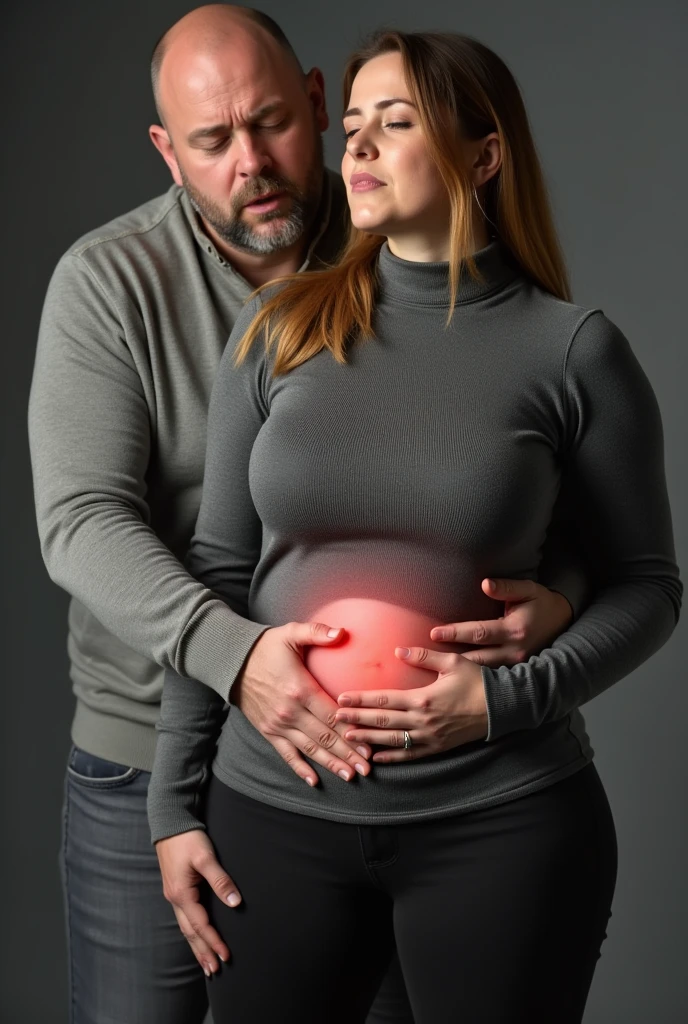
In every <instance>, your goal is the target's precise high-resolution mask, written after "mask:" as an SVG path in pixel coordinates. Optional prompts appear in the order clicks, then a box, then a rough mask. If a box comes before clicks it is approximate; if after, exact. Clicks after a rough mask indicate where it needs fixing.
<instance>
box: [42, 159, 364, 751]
mask: <svg viewBox="0 0 688 1024" xmlns="http://www.w3.org/2000/svg"><path fill="white" fill-rule="evenodd" d="M347 223H348V210H347V206H346V197H345V192H344V187H343V184H342V181H341V178H340V177H339V176H338V175H336V174H332V173H331V172H327V175H326V179H325V188H324V190H323V199H322V203H321V207H320V210H319V212H318V218H317V221H316V223H315V225H314V231H313V235H312V241H311V244H310V247H309V250H308V254H307V257H306V261H305V263H304V267H303V268H302V269H304V268H305V267H310V268H317V267H318V266H320V265H321V263H322V262H331V261H332V260H334V259H335V257H336V255H337V252H338V251H339V249H340V247H341V244H342V240H343V238H344V235H345V231H346V225H347ZM251 291H252V288H251V286H250V285H249V284H248V282H247V281H246V280H245V279H244V278H243V277H241V275H239V274H238V273H237V272H236V271H235V270H234V269H233V268H232V266H231V264H229V263H228V262H227V261H226V260H224V259H223V258H222V257H221V256H220V254H219V253H218V252H217V250H216V248H215V246H214V245H213V243H212V242H211V241H210V239H209V238H208V236H207V235H206V234H205V233H204V232H203V230H202V228H201V226H200V224H199V221H198V217H197V215H196V213H195V212H194V210H193V208H192V207H191V205H190V203H189V201H188V198H187V196H186V193H185V192H184V191H183V190H182V189H180V188H177V187H176V186H173V187H171V188H170V189H169V190H168V191H167V192H166V193H165V194H164V195H162V196H160V197H159V198H157V199H154V200H152V201H151V202H149V203H146V204H144V205H143V206H140V207H138V208H137V209H135V210H133V211H131V212H130V213H128V214H125V215H124V216H122V217H118V218H117V219H116V220H114V221H112V222H111V223H110V224H107V225H105V226H104V227H102V228H99V229H98V230H97V231H94V232H92V233H90V234H88V235H86V236H85V237H84V238H82V239H80V240H79V241H78V242H77V243H76V244H75V245H74V246H73V247H72V248H71V249H70V250H69V251H68V252H67V253H66V254H65V255H64V256H63V258H62V259H61V260H60V262H59V264H58V266H57V268H56V270H55V272H54V275H53V278H52V281H51V283H50V287H49V289H48V293H47V297H46V300H45V306H44V309H43V316H42V319H41V327H40V335H39V341H38V350H37V355H36V365H35V371H34V378H33V384H32V390H31V400H30V408H29V435H30V443H31V458H32V465H33V474H34V489H35V497H36V512H37V519H38V528H39V534H40V539H41V547H42V551H43V557H44V559H45V562H46V565H47V568H48V571H49V573H50V575H51V577H52V579H53V580H55V582H57V583H59V584H60V586H62V587H64V589H65V590H67V591H68V592H69V593H70V594H71V595H72V601H71V604H70V609H69V638H68V646H69V657H70V666H71V677H72V685H73V689H74V693H75V695H76V714H75V718H74V723H73V727H72V738H73V740H74V742H75V743H76V744H77V745H78V746H80V747H83V748H84V749H85V750H88V751H89V752H91V753H93V754H97V755H99V756H100V757H104V758H109V759H111V760H113V761H117V762H119V763H120V764H126V765H130V766H132V767H136V768H142V769H145V770H147V771H150V769H151V768H152V766H153V754H154V749H155V723H156V720H157V717H158V712H159V709H160V695H161V693H162V679H163V667H164V666H171V667H175V668H183V667H184V666H182V665H181V664H180V662H179V660H178V659H179V647H178V645H179V637H180V633H181V629H182V625H186V624H187V623H188V621H189V619H190V618H191V619H193V620H194V621H195V622H196V625H197V626H198V629H197V631H196V633H195V635H194V637H193V639H191V640H190V641H189V645H188V650H187V652H186V653H187V658H188V659H190V660H191V663H192V664H193V671H194V674H195V675H196V677H197V678H198V679H202V680H203V681H204V682H205V683H207V685H209V686H212V687H214V688H215V689H216V690H217V691H218V692H220V693H222V692H225V693H226V691H227V690H228V688H229V680H230V678H233V676H232V674H231V663H232V657H233V655H232V653H231V652H232V650H233V637H234V628H235V627H234V621H233V619H232V617H231V616H230V615H229V613H228V611H227V609H226V608H225V606H224V605H223V604H222V603H221V602H220V601H215V602H213V601H208V600H207V598H208V590H207V588H206V587H205V586H204V585H203V584H201V583H198V582H197V581H196V580H194V579H192V578H191V577H190V576H189V574H188V572H187V571H186V570H185V569H184V568H183V566H182V564H181V562H180V559H181V558H182V557H183V556H184V554H185V552H186V550H187V549H188V546H189V541H190V539H191V535H192V532H193V527H194V523H195V522H196V516H197V514H198V506H199V501H200V494H201V483H202V480H203V463H204V460H205V447H206V420H207V415H208V401H209V398H210V390H211V387H212V383H213V380H214V377H215V373H216V371H217V367H218V364H219V361H220V357H221V355H222V352H223V349H224V347H225V345H226V343H227V339H228V337H229V335H230V333H231V330H232V328H233V326H234V322H235V320H236V318H237V316H238V314H239V312H240V310H241V308H242V306H243V304H244V302H245V301H246V298H247V297H248V296H249V295H250V294H251ZM242 636H243V633H242ZM225 659H227V662H228V663H229V665H230V674H229V675H228V674H227V666H226V664H225Z"/></svg>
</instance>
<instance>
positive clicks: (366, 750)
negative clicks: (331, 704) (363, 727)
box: [333, 713, 373, 761]
mask: <svg viewBox="0 0 688 1024" xmlns="http://www.w3.org/2000/svg"><path fill="white" fill-rule="evenodd" d="M335 717H336V721H335V723H334V726H333V728H334V729H335V731H336V732H337V733H338V734H339V735H340V736H341V737H342V739H343V740H345V741H346V742H347V743H348V742H349V741H348V740H347V739H346V730H347V728H348V724H347V722H346V719H343V718H339V716H338V715H337V714H336V713H335ZM356 750H357V751H358V753H359V754H360V755H361V757H363V758H365V760H366V761H369V760H370V756H371V754H372V753H373V751H372V749H371V748H370V746H369V745H368V744H367V743H357V744H356ZM357 760H358V759H357Z"/></svg>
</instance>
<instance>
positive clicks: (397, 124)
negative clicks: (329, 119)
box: [344, 121, 413, 139]
mask: <svg viewBox="0 0 688 1024" xmlns="http://www.w3.org/2000/svg"><path fill="white" fill-rule="evenodd" d="M382 127H383V128H412V127H413V125H412V124H411V122H410V121H388V122H387V124H383V126H382ZM357 131H358V128H350V129H349V131H348V132H347V131H344V138H345V139H350V138H352V137H353V136H354V135H355V134H356V132H357Z"/></svg>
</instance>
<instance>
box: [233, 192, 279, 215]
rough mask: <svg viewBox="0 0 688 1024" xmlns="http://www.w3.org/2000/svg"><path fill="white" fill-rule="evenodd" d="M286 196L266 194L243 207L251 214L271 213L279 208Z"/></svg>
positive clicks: (272, 193) (275, 193)
mask: <svg viewBox="0 0 688 1024" xmlns="http://www.w3.org/2000/svg"><path fill="white" fill-rule="evenodd" d="M286 195H287V193H286V192H266V193H264V194H263V195H262V196H258V197H257V198H256V199H251V200H250V202H248V203H246V204H245V205H244V209H245V210H249V212H251V213H271V212H272V211H273V210H276V209H277V208H278V207H279V205H280V203H281V202H282V201H283V200H284V199H285V198H286Z"/></svg>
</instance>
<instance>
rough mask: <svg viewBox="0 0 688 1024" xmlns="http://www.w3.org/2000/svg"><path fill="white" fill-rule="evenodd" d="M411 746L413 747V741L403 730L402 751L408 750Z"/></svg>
mask: <svg viewBox="0 0 688 1024" xmlns="http://www.w3.org/2000/svg"><path fill="white" fill-rule="evenodd" d="M412 746H413V740H412V739H411V737H410V736H409V734H408V733H407V732H406V729H404V750H410V749H411V747H412Z"/></svg>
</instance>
